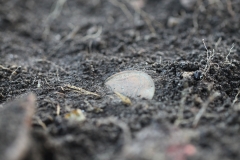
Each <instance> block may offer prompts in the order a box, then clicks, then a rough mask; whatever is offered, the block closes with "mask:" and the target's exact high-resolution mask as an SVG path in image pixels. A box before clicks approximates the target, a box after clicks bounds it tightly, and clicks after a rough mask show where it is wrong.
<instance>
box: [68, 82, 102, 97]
mask: <svg viewBox="0 0 240 160" xmlns="http://www.w3.org/2000/svg"><path fill="white" fill-rule="evenodd" d="M65 87H66V88H69V89H71V90H73V91H75V92H78V93H81V94H85V95H93V96H97V97H100V95H99V94H97V93H93V92H89V91H87V90H85V89H82V88H80V87H76V86H72V85H69V84H67V85H65Z"/></svg>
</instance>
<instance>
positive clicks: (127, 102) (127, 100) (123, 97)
mask: <svg viewBox="0 0 240 160" xmlns="http://www.w3.org/2000/svg"><path fill="white" fill-rule="evenodd" d="M115 94H116V95H117V96H118V97H119V98H120V99H121V101H122V102H123V103H124V104H126V105H131V104H132V102H131V100H130V99H129V98H128V97H126V96H124V95H122V94H121V93H118V92H115Z"/></svg>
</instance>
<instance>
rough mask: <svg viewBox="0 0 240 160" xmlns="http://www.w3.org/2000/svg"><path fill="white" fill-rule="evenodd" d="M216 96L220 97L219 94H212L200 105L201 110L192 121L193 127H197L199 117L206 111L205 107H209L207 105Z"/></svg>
mask: <svg viewBox="0 0 240 160" xmlns="http://www.w3.org/2000/svg"><path fill="white" fill-rule="evenodd" d="M218 96H220V93H219V92H214V93H213V94H212V95H211V96H210V97H209V98H208V100H207V101H206V102H204V103H203V104H202V108H201V109H200V110H199V112H198V114H197V115H196V116H195V119H194V121H193V127H197V125H198V123H199V121H200V119H201V117H202V116H203V115H204V113H205V112H206V110H207V107H208V105H209V103H211V102H212V101H214V99H215V98H217V97H218Z"/></svg>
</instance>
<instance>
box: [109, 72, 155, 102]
mask: <svg viewBox="0 0 240 160" xmlns="http://www.w3.org/2000/svg"><path fill="white" fill-rule="evenodd" d="M105 85H106V86H107V87H109V88H110V89H111V90H112V91H114V92H119V93H121V94H123V95H125V96H128V97H132V98H146V99H152V98H153V95H154V92H155V85H154V82H153V80H152V78H151V77H150V76H149V75H148V74H146V73H144V72H141V71H136V70H130V71H122V72H119V73H117V74H114V75H112V76H111V77H109V78H108V79H107V80H106V81H105Z"/></svg>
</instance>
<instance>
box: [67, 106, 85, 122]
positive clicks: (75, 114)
mask: <svg viewBox="0 0 240 160" xmlns="http://www.w3.org/2000/svg"><path fill="white" fill-rule="evenodd" d="M65 118H66V119H68V120H70V121H78V122H82V121H85V120H86V117H85V115H84V114H83V112H82V111H81V110H80V109H75V110H72V111H71V112H69V113H66V114H65Z"/></svg>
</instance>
